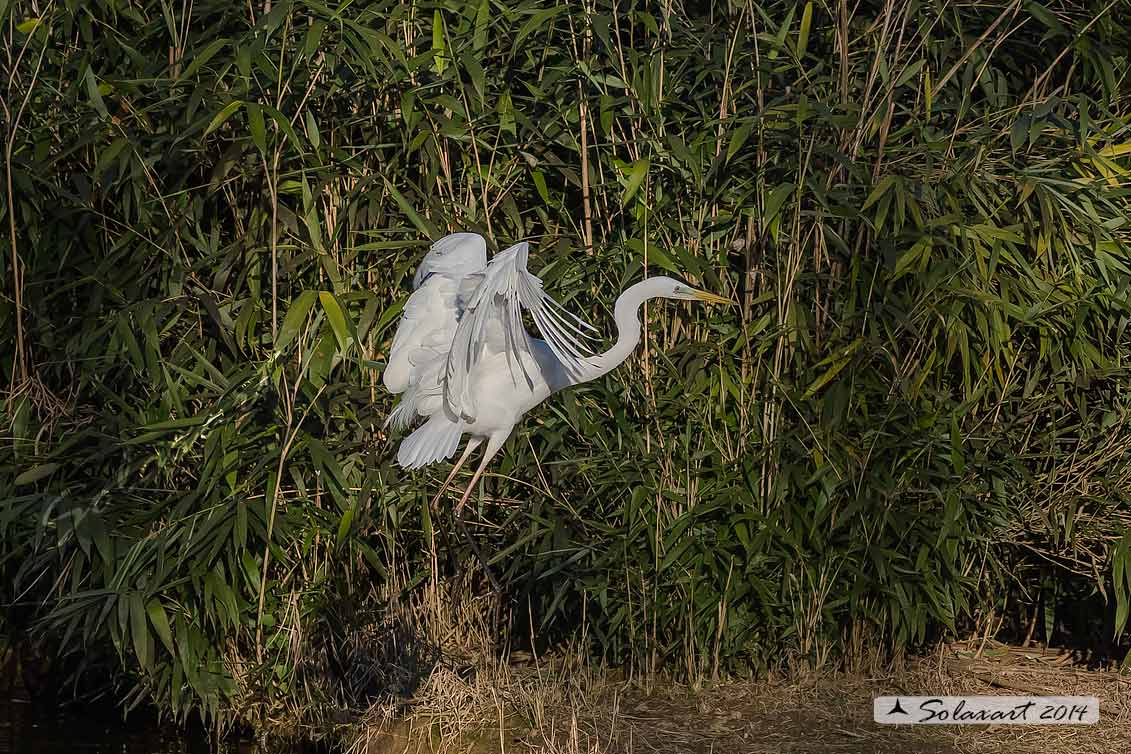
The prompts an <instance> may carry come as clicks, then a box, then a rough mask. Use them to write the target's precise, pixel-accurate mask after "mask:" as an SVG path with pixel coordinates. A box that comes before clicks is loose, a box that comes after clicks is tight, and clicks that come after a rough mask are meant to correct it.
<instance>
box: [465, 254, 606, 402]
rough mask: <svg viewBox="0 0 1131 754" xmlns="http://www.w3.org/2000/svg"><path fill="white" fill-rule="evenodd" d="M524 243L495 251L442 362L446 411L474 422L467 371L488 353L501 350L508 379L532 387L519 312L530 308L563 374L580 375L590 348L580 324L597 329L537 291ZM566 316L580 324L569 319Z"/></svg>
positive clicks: (527, 345)
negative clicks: (443, 365)
mask: <svg viewBox="0 0 1131 754" xmlns="http://www.w3.org/2000/svg"><path fill="white" fill-rule="evenodd" d="M528 256H529V246H528V245H527V244H526V243H525V242H524V243H518V244H515V245H514V246H512V247H510V248H509V249H507V250H506V251H502V252H499V253H498V254H496V255H495V256H494V258H493V259H492V260H491V262H490V263H489V264H488V265H487V266H486V268H485V269H484V270H483V273H482V278H481V280H480V281H479V283H478V285H477V286H475V288H474V290H473V291H471V292H470V295H469V296H468V298H467V299H466V308H465V310H464V311H463V313H462V315H461V317H460V321H459V325H458V326H457V328H456V333H455V336H454V337H453V339H452V347H451V351H450V352H449V354H448V358H447V365H446V377H445V389H444V400H445V402H446V405H447V408H448V410H449V411H450V412H451V413H452V414H453V415H454V416H458V417H462V418H463V419H464V420H466V421H469V422H472V421H474V420H475V417H476V413H477V408H476V405H475V399H474V395H473V394H472V391H471V385H470V375H471V373H472V371H473V370H474V369H475V366H476V364H477V363H478V362H479V361H480V360H481V359H482V358H483V357H484V356H485V355H487V354H493V353H503V354H505V357H506V363H507V369H508V371H509V373H510V377H511V380H512V382H513V383H514V384H515V385H516V386H517V385H518V381H519V380H520V379H524V380H526V382H527V383H528V384H529V385H533V379H534V378H533V376H532V375H531V374H530V373H529V366H528V365H529V364H530V363H531V361H532V360H531V359H529V358H524V357H525V356H527V355H529V354H531V353H532V346H531V342H530V335H529V333H527V332H526V328H525V326H524V325H523V323H522V312H523V310H526V311H528V312H530V315H531V318H532V319H533V320H534V324H535V326H536V327H537V328H538V332H539V334H540V335H541V336H542V337H543V339H544V340H545V342H546V344H547V345H548V346H549V348H550V350H551V352H552V353H553V354H554V357H555V358H556V359H557V360H558V361H559V362H560V364H561V367H562V369H563V371H564V372H565V373H566V374H574V375H580V374H582V373H583V368H584V364H583V360H584V359H586V358H587V357H589V356H591V355H592V350H591V349H590V348H589V347H588V346H586V345H585V344H584V343H583V342H582V338H585V337H587V336H586V334H585V333H584V332H583V331H582V329H581V328H584V329H588V330H591V331H593V332H596V328H594V327H593V326H592V325H590V324H589V323H587V322H585V321H584V320H583V319H581V318H580V317H578V316H576V315H574V314H572V313H571V312H568V311H567V310H565V308H564V307H562V305H561V304H559V303H558V302H557V301H555V300H554V299H553V298H552V297H551V296H550V295H549V294H547V293H546V292H545V291H544V290H542V281H541V279H539V278H538V277H537V276H535V275H533V274H531V273H530V272H529V271H528V270H527V268H526V264H527V259H528ZM562 312H564V313H565V314H567V315H568V316H569V317H570V318H572V319H573V320H574V321H575V322H577V323H578V325H580V327H579V326H578V325H574V324H573V323H571V322H568V321H567V320H565V319H564V317H563V316H562Z"/></svg>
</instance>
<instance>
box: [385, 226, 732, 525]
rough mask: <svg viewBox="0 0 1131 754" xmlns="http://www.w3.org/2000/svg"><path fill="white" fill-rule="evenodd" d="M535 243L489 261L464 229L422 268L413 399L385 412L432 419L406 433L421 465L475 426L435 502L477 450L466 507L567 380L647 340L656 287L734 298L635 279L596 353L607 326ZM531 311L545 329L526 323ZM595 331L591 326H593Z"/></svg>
mask: <svg viewBox="0 0 1131 754" xmlns="http://www.w3.org/2000/svg"><path fill="white" fill-rule="evenodd" d="M528 250H529V247H528V245H527V244H526V243H525V242H524V243H518V244H515V245H514V246H512V247H510V248H509V249H507V250H506V251H502V252H499V253H498V254H496V255H495V256H494V258H493V259H492V260H491V262H490V264H488V263H487V243H486V242H485V241H484V240H483V237H482V236H479V235H477V234H475V233H453V234H452V235H449V236H445V237H444V238H441V239H440V240H439V241H437V242H436V243H435V244H433V245H432V248H431V250H430V251H429V252H428V254H427V255H426V256H425V257H424V261H423V262H421V263H420V267H419V269H417V271H416V275H415V276H414V278H413V287H414V288H415V291H414V292H413V294H412V295H411V296H410V297H409V299H408V302H407V303H406V304H405V308H404V313H403V314H402V315H401V321H400V324H399V325H398V326H397V333H396V335H395V336H394V337H393V347H392V349H391V351H390V353H389V362H388V366H387V367H386V368H385V373H384V375H383V377H382V379H383V382H384V383H385V387H386V388H388V390H389V392H391V393H393V394H400V395H401V400H400V403H398V404H397V406H396V408H394V409H393V412H392V413H391V414H389V417H388V419H387V420H386V421H385V426H386V427H390V426H391V427H392V428H393V429H403V428H407V427H408V426H410V425H411V424H412V423H413V422H414V421H415V420H416V418H417V417H423V418H426V419H427V421H426V422H424V424H423V425H421V426H420V427H419V428H417V429H416V430H415V431H414V432H413V433H412V434H410V435H409V436H408V437H406V438H405V439H404V440H403V441H402V442H401V445H400V449H399V450H398V452H397V462H398V463H399V464H400V465H401V466H402V467H404V468H406V469H415V468H420V467H421V466H425V465H427V464H430V463H435V462H437V461H443V460H447V459H448V458H451V456H452V455H453V454H454V453H455V451H456V448H457V447H458V445H459V441H460V438H461V437H463V436H464V435H470V438H469V439H468V441H467V445H466V446H465V447H464V449H463V454H462V455H461V456H460V457H459V460H458V461H456V464H455V466H454V467H452V470H451V473H449V474H448V478H447V479H446V480H444V484H443V486H441V487H440V491H439V492H437V493H436V497H434V498H433V500H432V505H435V503H436V501H438V500H439V498H440V496H441V495H443V494H444V492H445V490H447V488H448V486H449V485H451V483H452V480H453V479H454V478H455V475H456V473H457V472H458V471H459V470H460V468H461V467H462V466H463V464H464V463H465V462H466V461H467V459H468V457H469V456H470V455H471V453H472V451H474V450H475V449H476V448H478V447H479V446H480V445H482V444H483V443H486V444H487V447H486V449H485V450H484V451H483V459H482V460H481V461H480V462H479V468H477V469H476V470H475V473H474V474H473V475H472V477H471V482H470V483H469V484H468V485H467V489H466V490H465V491H464V493H463V496H462V497H461V498H460V501H459V504H458V505H456V508H455V513H456V515H457V517H458V516H459V514H460V512H461V511H462V510H463V506H464V504H465V503H466V502H467V499H468V498H469V497H470V496H471V494H472V491H473V490H474V489H475V485H476V483H477V482H478V481H479V478H480V477H481V476H482V475H483V470H484V469H485V468H486V467H487V464H488V463H490V461H491V459H492V458H493V457H494V455H495V454H496V453H497V452H498V451H499V448H501V447H502V445H503V443H504V442H506V439H507V437H508V436H509V435H510V433H511V431H512V430H513V429H514V427H515V425H516V424H518V422H519V420H521V419H522V416H523V414H525V413H526V412H527V411H529V410H530V409H532V408H534V407H535V406H537V405H538V404H539V403H541V402H542V401H544V400H546V398H548V397H549V396H550V395H551V394H553V393H556V392H557V391H559V390H562V389H564V388H567V387H569V386H570V385H577V384H579V383H582V382H588V381H589V380H594V379H597V378H598V377H600V376H602V375H604V374H606V373H607V372H609V371H611V370H613V369H614V368H616V367H617V366H619V365H620V364H621V363H622V362H624V361H625V359H627V358H628V357H629V355H630V354H631V353H632V351H633V349H635V348H636V346H637V344H638V343H639V342H640V319H639V317H638V314H637V312H638V310H639V309H640V305H641V304H643V303H644V302H645V301H647V300H648V299H652V298H671V299H686V300H693V301H705V302H708V303H717V304H722V303H733V302H731V301H729V300H728V299H725V298H723V297H722V296H716V295H715V294H713V293H708V292H706V291H700V290H696V289H695V288H692V287H690V286H688V285H685V284H684V283H681V282H679V281H678V280H673V279H672V278H669V277H650V278H648V279H646V280H643V281H641V282H639V283H636V284H635V285H633V286H631V287H629V288H628V289H627V290H625V291H624V292H623V293H621V295H620V296H619V297H618V298H617V301H616V306H615V307H614V309H613V314H614V318H615V320H616V325H617V341H616V343H615V344H614V345H613V347H612V348H610V349H609V350H608V351H605V352H604V353H601V354H594V353H593V352H592V351H591V349H589V348H588V347H587V346H586V345H585V344H584V343H583V341H582V339H584V338H593V336H592V335H590V334H589V333H596V332H597V331H596V329H595V328H594V327H593V326H592V325H590V324H589V323H587V322H585V321H583V320H582V319H580V318H578V317H577V316H575V315H573V314H571V313H570V312H568V311H566V310H565V309H564V308H563V307H562V306H561V304H559V303H558V302H557V301H555V300H554V299H553V298H551V297H550V296H549V295H547V294H546V293H545V292H544V291H543V290H542V281H541V280H540V279H538V278H537V277H535V276H534V275H532V274H531V273H530V272H528V271H527V269H526V259H527V252H528ZM523 309H525V310H526V311H527V312H529V313H530V316H531V318H532V319H533V320H534V324H535V325H536V326H537V327H538V331H539V334H541V335H542V337H543V338H545V340H538V339H535V338H531V337H530V335H529V334H528V333H527V332H526V328H525V327H524V326H523V323H522V310H523ZM586 331H589V332H586Z"/></svg>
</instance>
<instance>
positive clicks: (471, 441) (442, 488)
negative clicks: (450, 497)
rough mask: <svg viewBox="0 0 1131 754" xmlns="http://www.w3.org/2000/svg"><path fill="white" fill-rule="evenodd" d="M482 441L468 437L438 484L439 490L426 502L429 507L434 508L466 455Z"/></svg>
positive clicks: (464, 461) (464, 460) (465, 458)
mask: <svg viewBox="0 0 1131 754" xmlns="http://www.w3.org/2000/svg"><path fill="white" fill-rule="evenodd" d="M482 442H483V441H482V440H480V439H478V438H476V437H472V438H470V439H468V441H467V445H466V446H465V447H464V449H463V455H461V456H460V457H459V460H458V461H456V465H455V466H453V467H452V471H451V473H450V474H448V478H447V479H445V480H444V483H443V484H442V485H441V486H440V491H439V492H437V493H436V496H435V497H434V498H432V502H430V503H429V504H428V507H429V508H431V509H432V510H436V504H437V503H439V502H440V497H441V496H442V495H443V494H444V492H445V491H447V489H448V487H450V486H451V484H452V480H453V479H455V478H456V473H457V472H458V471H459V470H460V467H461V466H463V464H464V463H466V462H467V458H468V456H470V455H471V452H472V451H473V450H475V449H476V448H478V447H479V444H480V443H482Z"/></svg>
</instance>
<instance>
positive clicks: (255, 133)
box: [246, 102, 267, 155]
mask: <svg viewBox="0 0 1131 754" xmlns="http://www.w3.org/2000/svg"><path fill="white" fill-rule="evenodd" d="M246 110H247V126H248V130H250V131H251V141H252V143H253V144H255V147H256V148H257V149H258V150H259V153H260V154H262V155H266V154H267V128H266V126H265V125H264V122H263V109H262V108H260V107H259V104H258V103H256V102H248V103H247V107H246Z"/></svg>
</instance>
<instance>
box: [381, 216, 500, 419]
mask: <svg viewBox="0 0 1131 754" xmlns="http://www.w3.org/2000/svg"><path fill="white" fill-rule="evenodd" d="M486 264H487V244H486V242H485V241H484V240H483V238H482V237H481V236H479V235H476V234H475V233H453V234H452V235H449V236H445V237H444V238H441V239H440V240H439V241H437V242H436V243H434V244H433V245H432V249H431V250H430V251H429V252H428V254H427V255H425V257H424V260H423V261H422V262H421V263H420V266H419V267H418V268H417V270H416V275H415V276H414V277H413V287H414V288H415V289H416V290H415V291H414V292H413V294H412V295H411V296H410V297H409V299H408V302H407V303H406V304H405V308H404V313H403V314H402V315H401V321H400V324H399V325H397V332H396V335H394V336H393V346H392V348H391V349H390V351H389V363H388V366H386V367H385V372H384V374H383V375H382V381H383V382H384V383H385V387H386V388H388V389H389V392H391V393H394V394H401V400H400V403H398V404H397V407H396V408H395V409H394V410H393V411H392V413H390V414H389V417H388V419H386V420H385V426H387V427H388V426H392V427H393V428H394V429H403V428H405V427H407V426H408V425H409V424H411V423H412V422H413V420H414V419H415V418H416V417H417V416H431V415H432V414H434V413H436V412H437V411H439V410H440V408H441V407H442V406H443V403H444V401H443V392H444V374H445V364H446V361H447V357H448V351H449V350H450V349H451V345H452V339H453V337H454V336H455V332H456V327H457V325H458V324H459V319H460V316H461V315H462V313H463V309H464V302H465V301H466V298H467V295H468V293H469V291H470V288H469V280H470V279H469V276H471V275H473V274H474V273H478V272H482V270H483V268H484V267H485V266H486Z"/></svg>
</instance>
